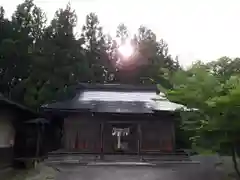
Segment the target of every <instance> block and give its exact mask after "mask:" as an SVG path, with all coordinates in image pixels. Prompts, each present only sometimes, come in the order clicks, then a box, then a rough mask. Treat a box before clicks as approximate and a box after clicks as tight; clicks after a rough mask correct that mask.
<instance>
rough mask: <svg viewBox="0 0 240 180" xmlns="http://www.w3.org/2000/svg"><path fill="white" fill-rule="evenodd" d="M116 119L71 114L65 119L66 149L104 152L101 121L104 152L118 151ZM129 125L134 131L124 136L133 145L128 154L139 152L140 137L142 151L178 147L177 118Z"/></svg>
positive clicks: (137, 122) (168, 149)
mask: <svg viewBox="0 0 240 180" xmlns="http://www.w3.org/2000/svg"><path fill="white" fill-rule="evenodd" d="M113 120H114V119H111V122H107V121H106V118H102V117H98V116H95V117H94V116H80V115H79V116H69V117H68V118H66V119H65V120H64V135H63V144H64V148H65V150H67V151H78V152H92V153H99V152H101V123H102V122H103V123H104V129H103V142H102V143H103V152H105V153H114V152H115V150H116V149H115V146H116V143H117V137H114V136H112V128H113V127H114V126H116V124H114V121H113ZM126 123H127V121H126ZM129 125H130V126H131V127H130V129H131V133H130V135H129V136H127V137H124V138H123V140H124V141H126V142H128V145H129V151H128V152H127V153H137V152H138V145H139V140H140V139H141V144H140V150H141V151H142V152H150V151H154V152H156V151H158V152H171V151H173V150H174V134H173V133H174V132H173V121H170V120H169V121H168V120H160V121H159V120H158V121H151V120H146V121H135V122H134V123H133V122H131V123H130V124H129ZM139 126H140V129H141V136H140V134H139Z"/></svg>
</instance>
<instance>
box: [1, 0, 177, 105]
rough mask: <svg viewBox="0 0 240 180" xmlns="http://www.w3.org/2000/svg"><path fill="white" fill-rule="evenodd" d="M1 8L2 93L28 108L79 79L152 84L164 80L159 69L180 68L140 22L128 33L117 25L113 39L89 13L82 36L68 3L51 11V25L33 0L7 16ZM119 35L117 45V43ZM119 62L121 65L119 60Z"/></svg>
mask: <svg viewBox="0 0 240 180" xmlns="http://www.w3.org/2000/svg"><path fill="white" fill-rule="evenodd" d="M4 14H5V11H4V8H3V7H1V8H0V23H1V33H0V91H1V93H3V94H5V95H6V96H8V97H9V98H11V99H13V100H15V101H18V102H20V103H23V104H25V105H28V106H31V107H39V105H41V104H44V103H47V102H50V101H53V100H59V99H63V98H65V97H67V96H68V89H69V87H71V86H72V85H77V84H78V83H79V82H90V83H96V82H98V83H131V84H133V83H135V84H140V83H144V84H146V83H148V84H149V83H150V84H152V83H155V82H160V81H162V82H163V85H164V87H165V84H167V83H165V84H164V82H168V79H166V81H164V80H165V78H162V76H163V75H161V76H159V72H163V71H165V70H166V69H167V71H169V72H173V71H176V70H177V69H179V68H180V67H179V65H178V63H177V61H175V60H173V59H172V58H171V56H170V55H169V54H168V50H167V44H166V43H165V42H164V41H163V40H160V41H157V40H156V35H155V34H154V33H153V32H152V31H151V30H150V29H148V28H146V27H143V26H141V27H140V28H139V30H138V32H137V33H136V34H135V35H134V36H133V37H130V35H129V33H128V29H127V27H126V26H125V25H124V24H120V25H119V26H118V27H117V30H116V37H111V36H109V35H108V34H104V32H103V28H102V26H101V24H100V21H99V19H98V16H97V15H96V14H94V13H90V14H88V15H87V17H86V23H85V25H84V26H83V28H82V31H81V36H80V37H77V36H76V35H75V34H74V29H75V26H76V24H77V16H76V13H75V11H74V10H73V9H72V8H71V6H70V4H68V5H67V6H66V8H65V9H59V10H57V11H56V13H55V17H54V18H53V19H52V21H51V23H50V24H49V25H47V24H46V22H47V19H46V16H45V14H44V12H43V10H42V9H40V8H39V7H37V6H36V5H35V4H34V1H33V0H25V1H24V2H23V3H21V4H19V5H18V6H17V9H16V11H15V12H14V14H13V15H12V18H11V19H6V18H5V17H4ZM117 38H120V39H121V43H120V44H119V43H118V42H117ZM126 40H130V42H131V44H132V46H134V48H135V53H134V55H133V56H132V57H131V58H129V59H130V60H129V61H123V60H122V56H121V54H120V53H119V52H118V47H119V46H120V45H121V44H123V43H124V42H125V41H126ZM119 62H120V63H119Z"/></svg>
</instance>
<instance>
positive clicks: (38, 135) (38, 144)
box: [36, 124, 41, 158]
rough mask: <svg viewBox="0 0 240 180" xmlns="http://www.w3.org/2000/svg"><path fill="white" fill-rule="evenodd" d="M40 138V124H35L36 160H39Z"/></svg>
mask: <svg viewBox="0 0 240 180" xmlns="http://www.w3.org/2000/svg"><path fill="white" fill-rule="evenodd" d="M40 138H41V124H40V125H39V124H37V146H36V158H39V152H40Z"/></svg>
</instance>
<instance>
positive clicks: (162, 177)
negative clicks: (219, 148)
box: [56, 164, 224, 180]
mask: <svg viewBox="0 0 240 180" xmlns="http://www.w3.org/2000/svg"><path fill="white" fill-rule="evenodd" d="M58 169H59V171H60V172H59V173H58V174H57V176H56V180H113V179H114V180H221V179H224V177H223V174H222V173H221V172H218V171H217V170H216V169H215V168H209V167H208V168H204V166H201V165H199V164H188V165H181V164H179V165H173V164H171V165H161V166H157V167H155V166H154V167H150V166H78V165H62V166H59V167H58Z"/></svg>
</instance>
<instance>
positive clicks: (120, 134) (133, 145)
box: [103, 123, 138, 154]
mask: <svg viewBox="0 0 240 180" xmlns="http://www.w3.org/2000/svg"><path fill="white" fill-rule="evenodd" d="M103 141H104V146H103V151H104V153H114V154H117V153H120V154H135V153H137V151H138V148H137V147H138V145H137V142H138V134H137V125H136V124H128V123H107V124H105V126H104V135H103Z"/></svg>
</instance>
